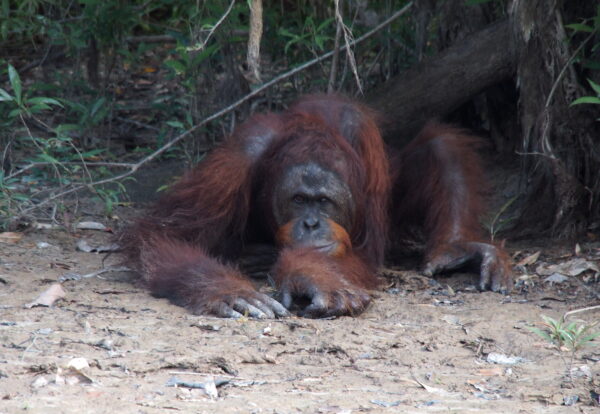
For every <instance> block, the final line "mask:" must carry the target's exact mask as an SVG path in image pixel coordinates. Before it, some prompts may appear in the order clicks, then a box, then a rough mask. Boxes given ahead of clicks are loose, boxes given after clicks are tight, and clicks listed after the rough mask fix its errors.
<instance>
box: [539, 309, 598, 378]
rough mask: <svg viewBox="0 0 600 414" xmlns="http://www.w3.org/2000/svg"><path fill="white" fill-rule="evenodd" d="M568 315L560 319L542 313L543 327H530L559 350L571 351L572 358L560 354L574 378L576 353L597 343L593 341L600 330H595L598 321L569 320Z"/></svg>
mask: <svg viewBox="0 0 600 414" xmlns="http://www.w3.org/2000/svg"><path fill="white" fill-rule="evenodd" d="M567 315H568V314H565V315H563V316H561V317H560V318H559V319H553V318H551V317H550V316H546V315H542V319H543V322H542V326H543V328H542V329H540V328H537V327H534V326H530V327H528V329H529V330H530V331H531V332H533V333H534V334H536V335H538V336H539V337H541V338H542V339H544V340H546V341H547V342H549V343H551V344H553V345H554V346H555V347H556V348H557V349H558V350H559V351H566V352H569V353H570V358H569V359H568V360H567V359H566V358H564V357H563V355H562V354H560V355H561V358H562V359H563V362H564V363H565V367H566V370H567V374H568V377H569V378H570V379H572V378H571V368H572V366H573V361H574V360H575V355H576V353H577V352H578V351H580V350H581V349H583V348H585V347H587V346H591V345H595V343H594V342H593V341H594V339H596V338H598V337H600V331H596V330H595V328H596V326H597V325H598V322H594V323H591V324H586V323H578V322H567V321H566V316H567Z"/></svg>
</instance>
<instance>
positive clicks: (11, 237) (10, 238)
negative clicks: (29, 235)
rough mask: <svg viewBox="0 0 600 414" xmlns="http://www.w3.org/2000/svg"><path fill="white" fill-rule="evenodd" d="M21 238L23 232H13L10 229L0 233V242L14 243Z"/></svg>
mask: <svg viewBox="0 0 600 414" xmlns="http://www.w3.org/2000/svg"><path fill="white" fill-rule="evenodd" d="M21 238H23V233H14V232H12V231H5V232H2V233H0V243H9V244H16V243H18V242H19V241H20V240H21Z"/></svg>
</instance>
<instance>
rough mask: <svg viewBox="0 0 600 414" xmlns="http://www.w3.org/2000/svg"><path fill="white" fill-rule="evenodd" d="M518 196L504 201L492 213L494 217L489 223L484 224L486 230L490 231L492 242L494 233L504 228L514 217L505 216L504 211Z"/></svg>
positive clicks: (494, 236)
mask: <svg viewBox="0 0 600 414" xmlns="http://www.w3.org/2000/svg"><path fill="white" fill-rule="evenodd" d="M517 198H518V196H515V197H512V198H510V199H509V200H508V201H507V202H506V203H504V204H503V205H502V206H501V207H500V209H499V210H498V212H496V214H494V217H492V219H491V220H490V222H489V223H487V224H486V227H487V229H488V232H489V233H490V239H491V240H492V242H493V241H494V239H495V238H496V234H497V233H498V232H500V231H502V230H504V229H505V228H506V227H507V226H508V225H509V224H510V223H512V222H513V221H514V220H515V219H516V217H514V216H511V217H505V214H506V211H507V210H508V209H509V208H510V206H511V205H512V204H513V203H514V202H515V201H516V200H517Z"/></svg>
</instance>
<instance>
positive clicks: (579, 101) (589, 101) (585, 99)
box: [571, 79, 600, 119]
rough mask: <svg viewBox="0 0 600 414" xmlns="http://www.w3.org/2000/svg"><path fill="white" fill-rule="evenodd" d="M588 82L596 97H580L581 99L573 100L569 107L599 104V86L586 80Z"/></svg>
mask: <svg viewBox="0 0 600 414" xmlns="http://www.w3.org/2000/svg"><path fill="white" fill-rule="evenodd" d="M588 82H589V84H590V86H591V87H592V89H593V90H594V92H595V93H596V96H582V97H581V98H578V99H575V100H574V101H573V102H571V105H580V104H596V105H598V104H600V85H598V84H597V83H595V82H594V81H592V80H591V79H588ZM599 119H600V118H599Z"/></svg>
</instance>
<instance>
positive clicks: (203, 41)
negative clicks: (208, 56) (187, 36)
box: [187, 0, 235, 50]
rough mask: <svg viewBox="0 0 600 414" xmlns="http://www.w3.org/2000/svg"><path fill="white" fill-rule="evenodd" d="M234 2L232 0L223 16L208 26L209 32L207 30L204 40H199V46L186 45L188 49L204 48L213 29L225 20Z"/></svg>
mask: <svg viewBox="0 0 600 414" xmlns="http://www.w3.org/2000/svg"><path fill="white" fill-rule="evenodd" d="M234 4H235V0H233V1H232V2H231V3H230V4H229V7H228V8H227V10H226V11H225V14H223V16H221V18H220V19H219V20H218V21H217V22H216V23H215V24H214V25H213V27H211V28H210V32H208V35H207V36H206V38H205V39H204V40H201V41H200V45H199V47H197V46H191V47H188V48H187V49H188V50H198V49H199V50H202V49H204V47H205V46H206V45H207V44H208V41H209V40H210V38H211V37H212V35H213V34H214V33H215V30H217V28H218V27H219V26H220V25H221V23H223V22H224V21H225V19H226V18H227V16H229V13H231V10H232V9H233V5H234Z"/></svg>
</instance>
